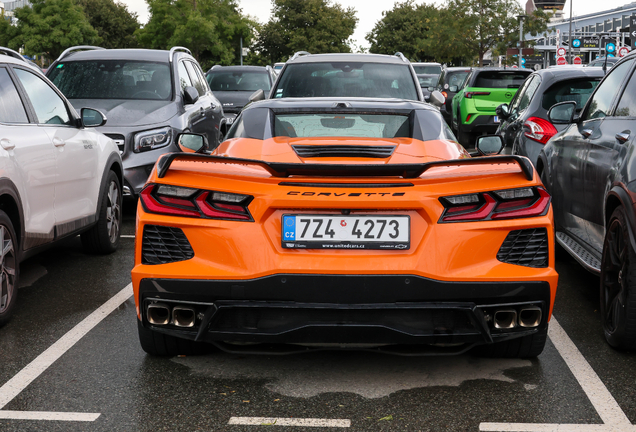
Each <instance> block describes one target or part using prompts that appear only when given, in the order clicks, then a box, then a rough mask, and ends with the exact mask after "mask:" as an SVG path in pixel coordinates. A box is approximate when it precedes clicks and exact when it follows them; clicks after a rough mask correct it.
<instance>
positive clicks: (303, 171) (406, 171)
mask: <svg viewBox="0 0 636 432" xmlns="http://www.w3.org/2000/svg"><path fill="white" fill-rule="evenodd" d="M175 160H183V161H201V162H218V163H226V164H235V165H251V166H259V167H261V168H264V169H265V170H267V171H268V172H269V173H270V174H271V175H272V176H274V177H289V176H292V175H298V176H318V177H376V176H386V177H402V178H405V179H412V178H417V177H419V176H421V175H422V174H423V173H424V172H425V171H426V170H428V169H430V168H434V167H439V166H462V165H482V164H488V165H492V164H500V163H511V162H514V163H516V164H517V165H519V167H521V171H523V174H524V175H525V176H526V178H527V179H528V180H529V181H532V179H533V176H534V168H533V166H532V162H530V159H528V158H526V157H523V156H516V155H505V156H488V157H478V158H470V159H452V160H445V161H435V162H426V163H419V164H365V165H357V164H352V165H344V164H302V163H280V162H264V161H259V160H253V159H239V158H230V157H222V156H212V155H205V154H197V153H168V154H167V155H164V156H163V157H162V158H161V159H159V161H158V162H157V176H158V177H159V178H163V177H164V176H165V175H166V173H167V172H168V170H169V169H170V165H172V162H174V161H175Z"/></svg>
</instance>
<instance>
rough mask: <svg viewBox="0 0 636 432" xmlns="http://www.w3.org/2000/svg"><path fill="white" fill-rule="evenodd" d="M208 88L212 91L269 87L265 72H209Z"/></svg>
mask: <svg viewBox="0 0 636 432" xmlns="http://www.w3.org/2000/svg"><path fill="white" fill-rule="evenodd" d="M207 80H208V84H210V90H212V91H213V92H214V91H251V92H254V91H256V90H259V89H262V90H263V91H269V89H270V88H271V86H270V83H269V76H268V74H267V72H257V71H254V72H251V71H249V72H245V71H235V72H229V71H228V72H220V71H219V72H214V71H213V72H209V73H208V76H207Z"/></svg>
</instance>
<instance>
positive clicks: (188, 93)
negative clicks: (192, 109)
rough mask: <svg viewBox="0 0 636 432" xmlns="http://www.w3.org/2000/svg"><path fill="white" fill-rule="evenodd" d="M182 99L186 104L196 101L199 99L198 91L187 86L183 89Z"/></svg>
mask: <svg viewBox="0 0 636 432" xmlns="http://www.w3.org/2000/svg"><path fill="white" fill-rule="evenodd" d="M183 99H184V101H185V103H186V105H191V104H195V103H197V101H198V100H199V92H198V91H197V89H195V88H194V87H192V86H187V87H186V88H184V89H183Z"/></svg>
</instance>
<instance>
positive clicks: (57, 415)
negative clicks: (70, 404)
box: [0, 410, 101, 422]
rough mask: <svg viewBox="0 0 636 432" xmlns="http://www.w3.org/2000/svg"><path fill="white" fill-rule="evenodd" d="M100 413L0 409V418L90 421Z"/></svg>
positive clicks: (95, 418)
mask: <svg viewBox="0 0 636 432" xmlns="http://www.w3.org/2000/svg"><path fill="white" fill-rule="evenodd" d="M100 415H101V414H100V413H71V412H49V411H9V410H6V411H5V410H0V420H53V421H85V422H92V421H95V420H97V417H99V416H100Z"/></svg>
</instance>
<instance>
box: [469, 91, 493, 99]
mask: <svg viewBox="0 0 636 432" xmlns="http://www.w3.org/2000/svg"><path fill="white" fill-rule="evenodd" d="M488 95H490V92H483V91H481V92H480V91H476V92H466V93H464V96H466V97H467V98H468V99H472V98H473V96H488Z"/></svg>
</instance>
